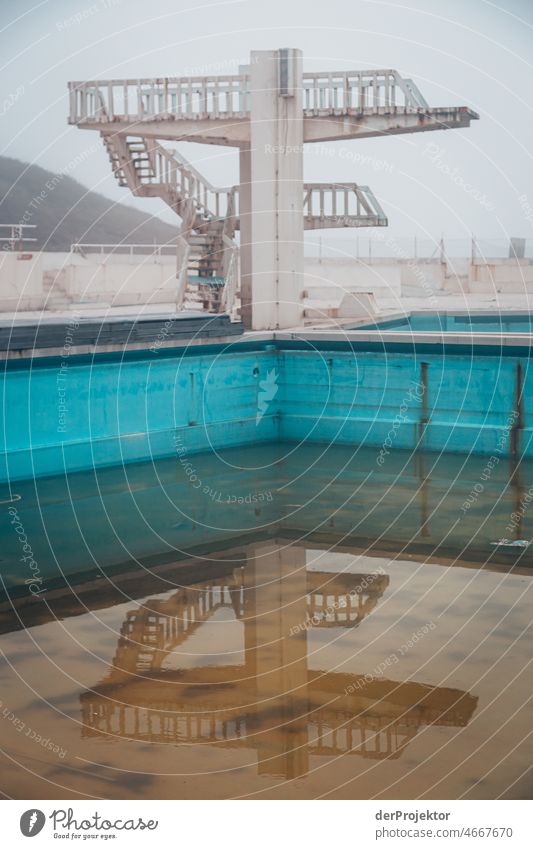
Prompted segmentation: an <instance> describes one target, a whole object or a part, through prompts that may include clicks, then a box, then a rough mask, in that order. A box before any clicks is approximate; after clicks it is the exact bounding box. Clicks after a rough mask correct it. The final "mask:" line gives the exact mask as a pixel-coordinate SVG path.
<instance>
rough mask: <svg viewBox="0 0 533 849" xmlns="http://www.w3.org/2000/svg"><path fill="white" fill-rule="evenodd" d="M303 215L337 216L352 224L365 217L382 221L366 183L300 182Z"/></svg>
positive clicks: (339, 219) (345, 223)
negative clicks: (301, 183) (302, 188)
mask: <svg viewBox="0 0 533 849" xmlns="http://www.w3.org/2000/svg"><path fill="white" fill-rule="evenodd" d="M303 213H304V218H307V219H314V218H317V219H319V220H325V219H326V218H330V219H331V218H333V219H337V220H338V221H339V222H340V223H341V224H342V221H343V219H344V226H347V227H348V226H353V224H354V223H356V221H361V222H364V220H365V218H372V219H382V220H383V221H386V220H387V219H386V216H385V213H384V211H383V209H382V207H381V206H380V204H379V202H378V201H377V199H376V197H375V195H374V194H373V192H372V191H371V190H370V188H369V187H368V186H360V185H359V184H358V183H304V202H303Z"/></svg>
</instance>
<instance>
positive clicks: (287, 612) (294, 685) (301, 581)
mask: <svg viewBox="0 0 533 849" xmlns="http://www.w3.org/2000/svg"><path fill="white" fill-rule="evenodd" d="M244 581H245V590H244V591H245V606H244V609H245V617H244V631H245V648H246V668H247V672H248V674H249V675H250V676H251V677H254V678H255V683H256V704H255V711H254V713H255V716H254V717H253V720H252V722H251V725H250V731H249V734H250V739H251V740H252V741H254V744H255V745H256V746H257V753H258V772H259V774H260V775H283V776H284V777H285V778H287V779H289V778H297V777H299V776H302V775H305V774H306V773H307V771H308V767H309V764H308V758H309V751H308V738H307V713H308V695H307V681H308V671H307V633H306V630H305V628H304V627H300V626H302V623H305V621H306V618H307V572H306V562H305V548H299V547H297V546H293V547H291V546H290V544H289V543H288V542H287V540H273V541H271V542H265V543H260V544H258V545H253V546H250V548H249V550H248V555H247V565H246V569H245V571H244Z"/></svg>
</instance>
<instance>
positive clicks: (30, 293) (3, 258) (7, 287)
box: [0, 251, 44, 312]
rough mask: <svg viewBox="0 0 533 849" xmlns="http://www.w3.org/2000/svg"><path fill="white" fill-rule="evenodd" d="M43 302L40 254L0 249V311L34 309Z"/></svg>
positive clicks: (38, 307)
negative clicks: (18, 252)
mask: <svg viewBox="0 0 533 849" xmlns="http://www.w3.org/2000/svg"><path fill="white" fill-rule="evenodd" d="M22 257H28V258H27V259H23V258H22ZM43 304H44V294H43V270H42V255H41V254H40V253H36V254H21V255H19V254H17V253H15V252H14V251H13V252H11V251H0V311H2V312H15V311H18V310H36V309H41V308H42V306H43Z"/></svg>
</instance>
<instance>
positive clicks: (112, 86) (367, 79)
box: [68, 68, 428, 124]
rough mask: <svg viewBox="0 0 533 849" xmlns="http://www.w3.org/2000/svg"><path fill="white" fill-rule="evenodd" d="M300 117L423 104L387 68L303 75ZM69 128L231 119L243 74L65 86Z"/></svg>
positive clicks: (243, 105) (243, 103)
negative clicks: (85, 124) (161, 120)
mask: <svg viewBox="0 0 533 849" xmlns="http://www.w3.org/2000/svg"><path fill="white" fill-rule="evenodd" d="M302 86H303V91H302V95H303V108H304V112H305V113H306V114H308V115H309V114H317V113H320V112H323V111H332V110H333V111H347V110H350V111H357V112H377V111H379V110H381V109H383V108H385V109H387V110H388V109H404V110H407V111H410V110H413V111H419V110H420V109H427V108H428V105H427V103H426V101H425V100H424V98H423V97H422V95H421V94H420V91H419V90H418V88H417V86H416V85H415V84H414V83H413V81H412V80H410V79H406V78H404V77H402V76H400V74H399V73H398V71H395V70H394V69H392V68H388V69H385V70H360V71H357V70H356V71H349V70H348V71H323V72H315V73H313V72H306V73H304V74H303V79H302ZM68 87H69V101H70V118H69V122H70V123H71V124H78V123H83V122H85V121H92V122H103V123H104V122H108V121H109V122H111V121H117V120H122V121H132V120H136V121H139V120H142V119H143V118H148V117H151V118H154V117H160V118H178V119H180V118H181V119H183V118H199V117H211V118H231V117H244V116H245V115H248V114H249V111H250V110H249V91H250V82H249V76H248V75H246V74H228V75H224V76H220V77H218V76H203V77H202V76H197V77H154V78H144V79H125V80H115V79H110V80H87V81H74V82H69V84H68Z"/></svg>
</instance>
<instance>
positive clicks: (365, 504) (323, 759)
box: [0, 443, 533, 799]
mask: <svg viewBox="0 0 533 849" xmlns="http://www.w3.org/2000/svg"><path fill="white" fill-rule="evenodd" d="M198 481H200V485H198ZM532 481H533V462H531V461H526V460H524V461H522V463H520V464H519V465H515V466H513V465H512V464H511V463H510V461H509V460H508V459H505V460H504V459H503V458H502V460H501V462H500V463H498V464H496V465H494V466H493V468H492V469H490V470H487V458H481V457H477V458H476V457H470V458H467V457H465V456H461V455H454V456H452V457H449V456H445V455H439V454H431V453H422V452H419V453H418V454H416V455H413V454H411V453H410V452H402V451H397V452H395V453H394V454H393V455H391V456H390V457H389V458H388V462H387V463H385V465H384V466H378V465H377V464H376V451H375V450H369V449H362V448H359V449H348V448H346V447H340V446H337V447H329V448H326V447H325V446H317V445H315V446H299V447H296V446H294V445H293V444H289V443H287V444H279V445H275V446H274V445H271V446H268V445H265V446H257V447H255V448H248V449H238V450H237V449H230V450H226V451H224V452H221V453H220V454H214V453H211V454H209V455H197V456H195V457H194V463H193V470H192V471H191V468H190V467H189V468H188V469H186V468H185V466H184V465H180V464H179V463H178V462H176V459H175V458H173V459H166V460H160V461H157V462H154V463H143V464H132V465H128V466H125V467H121V468H106V469H101V470H98V471H96V472H92V473H89V472H85V473H78V474H73V475H69V476H68V477H65V476H60V477H55V478H52V477H51V478H43V479H37V480H36V481H34V482H29V481H27V482H22V483H21V484H20V486H19V491H18V495H20V499H19V501H18V502H16V503H15V504H13V505H11V506H10V507H6V506H5V505H4V506H3V507H2V510H3V513H2V525H1V528H0V536H1V542H2V549H1V550H2V554H1V557H2V561H1V564H2V576H3V581H4V598H3V601H2V602H1V603H0V650H1V655H0V657H1V661H0V682H1V689H2V714H1V718H2V722H1V723H0V735H1V736H2V743H1V747H2V751H3V756H2V757H3V760H4V770H3V772H2V775H3V776H4V777H5V778H4V782H7V783H5V784H4V786H3V790H4V792H6V793H8V794H9V795H10V796H11V797H13V798H18V799H23V798H38V799H39V798H40V799H51V798H73V799H77V798H91V797H96V798H109V799H122V798H124V799H130V798H131V799H137V798H139V799H146V798H149V799H158V798H163V799H166V798H170V799H172V798H177V799H181V798H183V799H188V798H192V799H194V798H200V799H201V798H205V799H210V798H283V799H288V798H291V799H292V798H295V799H296V798H316V797H326V798H362V799H364V798H374V797H375V798H383V799H387V798H390V799H402V798H407V799H409V798H410V799H413V798H420V799H431V798H434V799H442V798H445V799H446V798H453V799H455V798H472V799H474V798H482V799H487V798H496V797H497V796H503V797H505V798H530V797H531V790H532V789H533V788H532V786H531V779H530V778H528V770H529V769H530V752H529V749H528V747H527V746H526V745H525V743H524V741H525V740H526V739H527V737H528V735H529V733H530V730H531V714H530V711H529V710H528V704H529V701H530V698H531V688H532V683H533V682H532V676H531V673H530V671H529V670H530V666H529V665H530V658H531V640H530V636H529V634H530V630H529V629H530V619H531V615H530V611H531V602H532V596H533V593H532V581H531V578H532V575H533V572H532V570H531V566H532V565H533V564H532V557H531V549H530V547H529V545H528V544H527V543H528V542H529V541H530V540H531V538H532V537H533V524H532V523H533V507H530V501H531V499H529V500H528V498H527V497H526V496H527V493H528V492H529V488H530V487H531V484H532ZM531 503H532V504H533V502H531ZM13 509H16V510H17V522H18V524H17V525H15V524H14V523H13V521H12V520H13V514H12V513H9V512H8V511H9V510H13ZM19 528H22V529H23V532H24V534H25V539H26V540H27V542H26V544H27V545H29V546H30V547H31V549H32V555H33V558H34V562H35V563H37V564H38V568H39V574H38V575H37V574H36V569H35V567H33V569H32V568H31V567H30V566H29V565H28V562H27V561H23V560H21V555H22V552H21V550H20V545H21V539H20V530H17V529H19ZM30 577H31V578H32V579H33V582H34V584H33V590H30V591H28V587H29V586H30V584H29V583H27V580H28V578H30ZM38 579H42V580H38ZM15 732H17V733H15ZM7 776H9V779H8V780H7Z"/></svg>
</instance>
